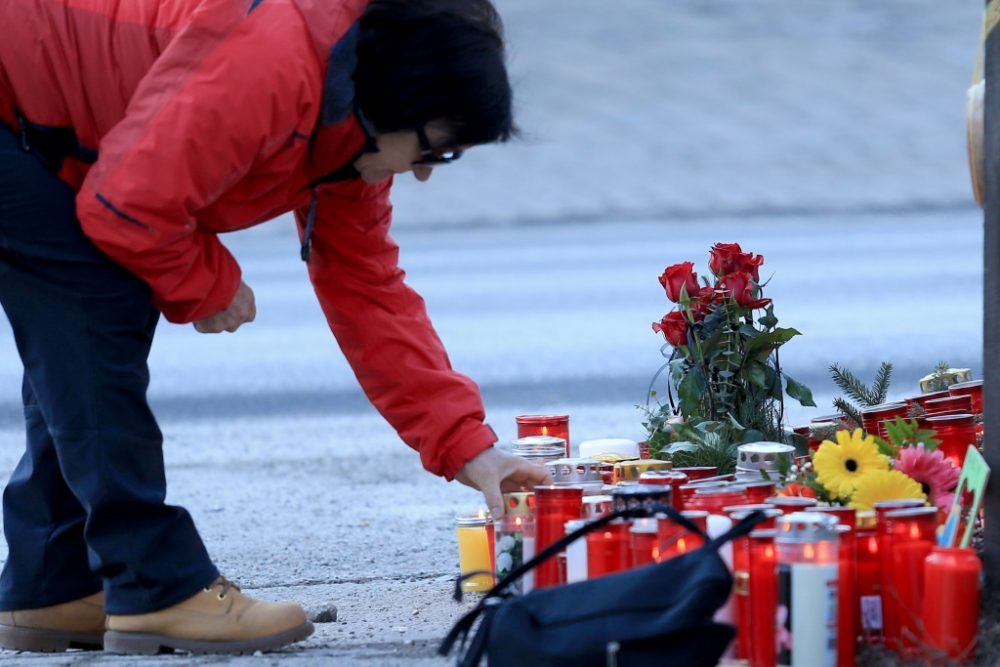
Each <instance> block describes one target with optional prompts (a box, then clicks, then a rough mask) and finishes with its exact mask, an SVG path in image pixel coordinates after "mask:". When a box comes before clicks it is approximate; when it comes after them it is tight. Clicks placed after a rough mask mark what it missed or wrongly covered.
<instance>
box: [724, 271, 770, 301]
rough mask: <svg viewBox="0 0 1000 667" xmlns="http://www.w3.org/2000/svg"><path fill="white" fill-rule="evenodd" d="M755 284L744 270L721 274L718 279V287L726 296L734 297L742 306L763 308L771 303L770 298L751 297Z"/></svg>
mask: <svg viewBox="0 0 1000 667" xmlns="http://www.w3.org/2000/svg"><path fill="white" fill-rule="evenodd" d="M755 285H756V283H755V282H754V280H753V276H751V275H750V274H749V273H746V272H745V271H739V272H735V273H728V274H726V275H724V276H722V278H720V279H719V284H718V288H719V289H721V290H722V293H723V295H724V296H725V297H726V298H728V297H732V298H734V299H736V303H738V304H739V305H741V306H743V307H744V308H763V307H765V306H766V305H767V304H769V303H771V300H770V299H755V298H753V292H754V286H755Z"/></svg>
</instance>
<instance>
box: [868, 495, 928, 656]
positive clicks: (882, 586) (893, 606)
mask: <svg viewBox="0 0 1000 667" xmlns="http://www.w3.org/2000/svg"><path fill="white" fill-rule="evenodd" d="M922 505H924V501H922V500H919V499H915V498H900V499H898V500H881V501H879V502H877V503H875V527H876V530H877V531H878V552H879V587H878V588H879V598H880V599H881V601H882V602H881V605H882V637H881V638H880V639H884V640H885V642H886V644H887V645H888V647H889V648H891V649H893V650H895V649H896V648H897V646H896V644H898V637H899V613H898V601H897V596H896V594H895V592H894V587H893V583H892V560H891V558H892V552H891V551H890V550H889V539H890V538H889V534H888V522H887V521H886V518H885V517H886V515H887V514H889V513H890V512H896V511H899V510H903V509H909V508H917V507H921V506H922Z"/></svg>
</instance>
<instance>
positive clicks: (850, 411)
mask: <svg viewBox="0 0 1000 667" xmlns="http://www.w3.org/2000/svg"><path fill="white" fill-rule="evenodd" d="M833 407H835V408H837V409H838V410H840V411H841V412H842V413H843V414H845V415H847V416H848V418H850V420H851V421H853V422H854V423H855V424H857V425H858V428H864V427H865V424H864V422H863V421H862V420H861V412H860V411H859V410H858V409H857V408H855V407H854V406H853V405H851V404H850V403H848V402H847V401H845V400H844V399H842V398H835V399H834V400H833Z"/></svg>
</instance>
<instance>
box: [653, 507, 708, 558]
mask: <svg viewBox="0 0 1000 667" xmlns="http://www.w3.org/2000/svg"><path fill="white" fill-rule="evenodd" d="M681 516H683V517H684V518H685V519H688V520H689V521H691V522H692V523H693V524H694V525H695V526H697V527H698V528H700V529H701V532H702V533H707V532H708V512H703V511H701V510H684V511H683V512H681ZM657 519H658V521H657V524H656V537H657V541H658V547H659V552H660V557H659V562H663V561H665V560H668V559H670V558H673V557H674V556H680V555H681V554H686V553H687V552H689V551H694V550H695V549H698V548H699V547H701V546H702V545H703V544H704V543H705V540H704V539H703V538H702V537H701V535H698V534H697V533H693V532H691V531H689V530H688V529H687V528H685V527H684V526H681V525H679V524H676V523H674V522H673V521H672V520H671V519H670V518H669V517H667V516H666V515H661V516H658V517H657Z"/></svg>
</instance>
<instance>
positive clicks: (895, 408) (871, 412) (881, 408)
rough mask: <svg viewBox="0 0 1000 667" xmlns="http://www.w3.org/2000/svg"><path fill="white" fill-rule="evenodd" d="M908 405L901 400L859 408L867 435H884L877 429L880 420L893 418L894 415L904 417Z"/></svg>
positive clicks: (884, 434)
mask: <svg viewBox="0 0 1000 667" xmlns="http://www.w3.org/2000/svg"><path fill="white" fill-rule="evenodd" d="M909 409H910V407H909V406H908V405H907V404H906V403H903V402H899V403H883V404H882V405H875V406H872V407H870V408H863V409H862V410H861V421H862V422H863V423H864V427H865V432H866V433H868V435H877V436H880V437H883V438H884V437H886V433H885V432H883V431H882V430H880V429H879V426H880V422H882V421H885V420H886V419H889V420H895V418H896V417H903V418H905V417H906V415H907V413H908V412H909Z"/></svg>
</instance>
